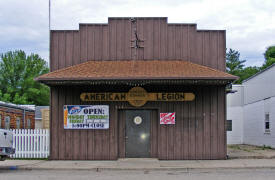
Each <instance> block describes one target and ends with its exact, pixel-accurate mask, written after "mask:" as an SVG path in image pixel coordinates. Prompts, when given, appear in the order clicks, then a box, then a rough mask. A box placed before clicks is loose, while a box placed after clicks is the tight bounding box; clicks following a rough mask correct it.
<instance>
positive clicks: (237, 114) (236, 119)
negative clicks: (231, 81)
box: [227, 106, 243, 144]
mask: <svg viewBox="0 0 275 180" xmlns="http://www.w3.org/2000/svg"><path fill="white" fill-rule="evenodd" d="M227 120H232V131H227V144H243V107H241V106H237V107H229V108H227Z"/></svg>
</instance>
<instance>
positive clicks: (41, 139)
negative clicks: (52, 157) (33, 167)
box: [11, 129, 50, 158]
mask: <svg viewBox="0 0 275 180" xmlns="http://www.w3.org/2000/svg"><path fill="white" fill-rule="evenodd" d="M12 131H13V148H15V154H13V155H12V156H11V157H12V158H47V157H48V156H49V147H50V136H49V130H48V129H12Z"/></svg>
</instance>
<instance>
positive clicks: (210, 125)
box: [37, 17, 237, 160]
mask: <svg viewBox="0 0 275 180" xmlns="http://www.w3.org/2000/svg"><path fill="white" fill-rule="evenodd" d="M50 69H51V72H50V73H48V74H45V75H42V76H40V77H38V78H37V80H38V81H40V82H42V83H45V84H47V85H49V86H50V87H51V106H50V118H51V121H50V129H51V131H50V132H51V141H50V142H51V147H50V159H60V160H63V159H78V160H109V159H111V160H115V159H118V158H124V157H154V158H158V159H167V160H168V159H169V160H170V159H225V158H226V130H225V114H226V112H225V110H226V108H225V105H226V104H225V95H226V92H225V87H226V85H227V84H230V83H231V82H232V81H234V80H235V79H236V78H237V77H235V76H232V75H229V74H227V73H225V31H224V30H197V28H196V24H170V23H167V18H128V17H126V18H109V19H108V23H107V24H80V26H79V30H58V31H56V30H52V31H51V41H50ZM67 105H75V106H67ZM78 105H86V106H78ZM88 105H95V106H93V107H99V108H102V109H103V110H97V109H93V107H92V106H88ZM97 105H98V106H97ZM91 107H92V108H91ZM81 108H83V109H85V108H86V109H89V108H90V110H91V111H88V110H86V111H85V110H83V109H81ZM104 109H105V113H106V111H108V112H107V113H106V114H105V115H100V116H97V115H93V116H88V117H92V118H99V119H96V120H95V119H94V121H92V122H93V123H94V122H103V120H102V119H103V118H106V121H105V120H104V122H108V124H107V125H106V124H104V123H102V124H99V126H98V127H101V125H102V129H100V128H94V127H92V128H89V127H90V126H91V124H89V123H88V124H86V125H81V124H74V125H72V126H70V127H69V126H68V125H67V123H75V122H83V119H82V120H81V118H84V115H83V116H82V115H80V116H74V115H73V113H78V112H80V111H82V110H83V112H86V113H88V112H92V111H93V112H94V113H95V114H96V113H97V112H101V111H102V112H103V111H104ZM68 112H69V114H68ZM85 117H86V116H85ZM72 118H74V119H72ZM67 120H68V121H67ZM101 120H102V121H101ZM166 120H167V121H166ZM85 121H86V120H85ZM86 122H88V120H87V121H86ZM89 122H90V121H89ZM166 123H168V124H166ZM169 123H170V124H169ZM93 125H95V126H97V125H98V124H97V125H96V124H93ZM105 125H106V127H105ZM67 127H69V128H67ZM85 127H86V128H85ZM87 127H88V128H87ZM81 128H83V129H81Z"/></svg>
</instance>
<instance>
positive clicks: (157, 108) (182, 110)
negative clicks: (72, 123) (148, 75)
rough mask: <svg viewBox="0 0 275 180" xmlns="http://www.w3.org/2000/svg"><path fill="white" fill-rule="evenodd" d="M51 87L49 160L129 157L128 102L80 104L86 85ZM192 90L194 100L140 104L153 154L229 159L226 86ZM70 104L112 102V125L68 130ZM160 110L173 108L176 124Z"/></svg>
mask: <svg viewBox="0 0 275 180" xmlns="http://www.w3.org/2000/svg"><path fill="white" fill-rule="evenodd" d="M88 89H90V91H92V89H94V88H93V87H89V88H88V87H87V88H86V89H85V88H84V90H85V91H87V90H88ZM156 89H157V88H156ZM177 90H179V89H177ZM182 90H183V91H184V90H185V89H182ZM51 91H52V98H53V104H52V109H51V110H52V121H51V132H52V133H51V149H50V150H51V153H50V158H51V159H81V160H86V159H88V160H107V159H117V158H119V157H125V144H124V143H125V142H124V140H125V137H124V135H125V111H124V110H125V109H133V107H132V106H130V105H129V104H128V102H115V103H114V102H110V103H108V102H105V103H99V102H97V103H81V102H80V99H79V96H80V93H81V92H82V91H83V88H77V87H53V88H52V89H51ZM160 91H162V89H160ZM170 91H171V90H170ZM185 91H186V90H185ZM188 91H192V92H194V93H195V94H196V99H195V101H192V102H147V103H146V104H145V105H144V106H143V107H141V108H140V109H149V110H151V124H152V126H151V156H152V157H155V158H159V159H166V160H168V159H169V160H172V159H225V158H226V137H225V136H226V134H225V115H224V112H225V105H224V103H225V93H224V92H225V87H223V86H199V87H189V90H188ZM66 104H75V105H79V104H107V105H109V108H110V109H109V110H110V128H109V129H107V130H64V127H63V105H66ZM160 112H175V113H176V125H160V124H159V113H160Z"/></svg>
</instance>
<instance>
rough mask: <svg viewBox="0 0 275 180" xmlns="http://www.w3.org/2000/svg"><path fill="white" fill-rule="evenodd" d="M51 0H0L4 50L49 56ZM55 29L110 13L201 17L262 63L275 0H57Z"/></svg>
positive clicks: (274, 28) (251, 61) (101, 19)
mask: <svg viewBox="0 0 275 180" xmlns="http://www.w3.org/2000/svg"><path fill="white" fill-rule="evenodd" d="M48 3H49V2H48V0H0V53H4V52H7V51H9V50H16V49H22V50H24V51H26V52H27V53H38V54H39V55H40V56H42V58H44V59H45V60H47V61H48V59H49V58H48V56H49V51H48V47H49V45H48V43H49V41H48V40H49V34H48ZM51 5H52V8H51V16H52V18H51V24H52V25H51V29H66V30H67V29H78V23H107V20H108V17H123V16H127V17H148V16H150V17H168V23H197V25H198V29H225V30H226V32H227V48H232V49H235V50H238V51H239V52H240V53H241V59H245V60H247V62H246V65H252V66H253V65H257V66H259V65H261V64H262V63H263V61H264V57H263V53H264V51H265V49H266V48H267V47H268V46H271V45H275V3H274V0H51Z"/></svg>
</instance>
